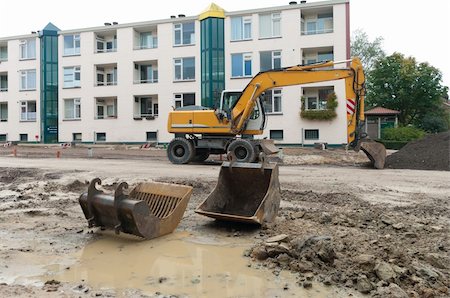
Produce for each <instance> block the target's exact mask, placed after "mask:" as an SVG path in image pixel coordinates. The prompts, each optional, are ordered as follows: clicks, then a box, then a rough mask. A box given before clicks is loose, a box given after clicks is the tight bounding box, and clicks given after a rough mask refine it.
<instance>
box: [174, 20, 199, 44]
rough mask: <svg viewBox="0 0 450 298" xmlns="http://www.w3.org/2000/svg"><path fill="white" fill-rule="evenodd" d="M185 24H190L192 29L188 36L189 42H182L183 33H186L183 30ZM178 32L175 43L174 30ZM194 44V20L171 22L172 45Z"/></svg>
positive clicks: (175, 35)
mask: <svg viewBox="0 0 450 298" xmlns="http://www.w3.org/2000/svg"><path fill="white" fill-rule="evenodd" d="M187 24H192V26H193V28H194V31H193V33H191V36H190V38H189V40H190V43H184V35H185V34H188V33H186V32H185V31H184V27H185V25H187ZM177 31H179V32H180V41H179V43H177V34H176V32H177ZM192 45H195V21H190V22H183V23H175V24H173V46H174V47H183V46H192Z"/></svg>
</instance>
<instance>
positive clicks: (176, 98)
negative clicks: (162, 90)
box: [173, 92, 196, 109]
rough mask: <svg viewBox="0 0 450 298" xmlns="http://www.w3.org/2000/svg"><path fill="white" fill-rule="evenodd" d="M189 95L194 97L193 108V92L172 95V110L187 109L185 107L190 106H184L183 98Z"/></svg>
mask: <svg viewBox="0 0 450 298" xmlns="http://www.w3.org/2000/svg"><path fill="white" fill-rule="evenodd" d="M191 94H193V95H194V104H193V105H194V106H195V100H196V99H195V92H185V93H174V94H173V103H174V105H173V106H174V108H175V109H177V108H182V107H187V106H191V105H185V100H186V99H185V98H184V97H185V96H186V95H191ZM188 100H190V99H188ZM177 102H180V105H179V106H177Z"/></svg>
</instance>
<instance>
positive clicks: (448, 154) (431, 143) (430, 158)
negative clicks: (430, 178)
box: [385, 131, 450, 171]
mask: <svg viewBox="0 0 450 298" xmlns="http://www.w3.org/2000/svg"><path fill="white" fill-rule="evenodd" d="M449 159H450V131H447V132H442V133H439V134H434V135H428V136H426V137H425V138H423V139H420V140H417V141H413V142H410V143H408V144H406V146H405V147H403V148H402V149H401V150H399V151H398V152H396V153H394V154H392V155H390V156H388V157H387V158H386V166H385V167H386V168H391V169H417V170H437V171H450V160H449Z"/></svg>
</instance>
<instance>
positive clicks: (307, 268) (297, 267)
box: [289, 261, 313, 273]
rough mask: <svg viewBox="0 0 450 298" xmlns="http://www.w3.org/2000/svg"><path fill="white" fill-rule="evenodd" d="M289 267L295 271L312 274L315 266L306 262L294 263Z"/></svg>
mask: <svg viewBox="0 0 450 298" xmlns="http://www.w3.org/2000/svg"><path fill="white" fill-rule="evenodd" d="M289 267H290V268H291V270H293V271H297V272H301V273H305V272H311V271H312V270H313V265H312V264H311V263H310V262H307V261H304V262H299V261H293V262H291V263H290V264H289Z"/></svg>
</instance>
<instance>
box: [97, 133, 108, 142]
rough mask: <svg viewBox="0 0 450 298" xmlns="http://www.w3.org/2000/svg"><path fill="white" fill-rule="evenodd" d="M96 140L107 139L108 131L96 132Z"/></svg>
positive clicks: (102, 140)
mask: <svg viewBox="0 0 450 298" xmlns="http://www.w3.org/2000/svg"><path fill="white" fill-rule="evenodd" d="M95 141H96V142H105V141H106V132H96V133H95Z"/></svg>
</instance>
